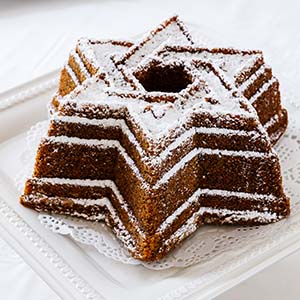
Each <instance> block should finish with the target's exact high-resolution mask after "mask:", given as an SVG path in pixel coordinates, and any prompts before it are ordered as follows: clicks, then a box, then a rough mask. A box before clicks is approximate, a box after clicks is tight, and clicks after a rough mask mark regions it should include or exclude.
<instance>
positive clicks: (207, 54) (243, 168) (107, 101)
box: [21, 16, 289, 261]
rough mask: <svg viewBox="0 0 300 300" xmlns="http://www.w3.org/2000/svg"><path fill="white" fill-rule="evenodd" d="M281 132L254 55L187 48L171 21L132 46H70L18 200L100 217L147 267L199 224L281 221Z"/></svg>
mask: <svg viewBox="0 0 300 300" xmlns="http://www.w3.org/2000/svg"><path fill="white" fill-rule="evenodd" d="M286 126H287V112H286V110H285V109H284V108H282V106H281V101H280V92H279V84H278V81H277V79H276V78H275V77H273V75H272V71H271V68H270V67H268V66H266V65H265V63H264V59H263V55H262V53H261V52H260V51H240V50H234V49H226V48H223V49H216V48H214V49H210V48H205V47H203V46H202V45H198V44H195V43H194V41H193V39H192V37H191V36H190V34H189V33H188V31H187V29H186V27H185V25H184V24H183V23H182V22H181V21H180V20H179V19H178V17H177V16H175V17H172V18H171V19H169V20H167V21H165V22H164V23H162V24H161V25H160V26H159V27H157V28H156V29H155V30H153V31H151V32H150V34H148V35H147V36H145V37H144V38H142V39H141V40H140V41H139V42H135V43H133V42H129V41H113V40H90V39H81V40H79V42H78V43H77V45H76V48H75V49H74V50H73V51H72V52H71V54H70V56H69V60H68V63H67V64H66V65H65V66H64V68H63V69H62V71H61V78H60V84H59V89H58V92H57V94H56V95H55V96H54V98H53V100H52V102H51V105H50V126H49V131H48V135H47V136H46V137H44V138H43V139H42V141H41V143H40V146H39V148H38V152H37V156H36V163H35V168H34V173H33V175H32V178H30V179H28V180H27V182H26V186H25V191H24V194H23V195H22V196H21V203H22V204H23V205H25V206H27V207H30V208H33V209H35V210H37V211H47V212H51V213H58V214H65V215H71V216H75V217H81V218H84V219H86V220H91V221H101V220H103V221H104V222H105V223H106V224H107V225H108V226H110V227H111V228H112V230H113V231H114V232H115V234H116V236H117V237H118V238H119V239H120V240H121V241H122V243H123V244H124V246H125V247H126V248H127V249H128V251H129V252H130V253H131V254H132V256H134V257H135V258H138V259H142V260H148V261H149V260H157V259H160V258H162V257H164V256H165V255H166V254H167V253H168V252H169V251H170V250H171V249H173V248H174V247H175V246H176V245H177V244H178V243H180V242H181V241H182V240H183V239H184V238H186V237H187V236H189V235H190V234H191V233H192V232H194V231H195V230H196V229H197V228H198V227H199V226H201V225H203V224H206V223H213V224H243V225H254V224H255V225H257V224H267V223H271V222H275V221H278V220H280V219H281V218H283V217H285V216H287V215H288V214H289V199H288V198H287V197H286V195H285V194H284V192H283V188H282V179H281V174H280V164H279V159H278V157H277V154H276V153H275V152H274V151H273V149H272V144H274V143H276V141H277V140H278V139H279V137H280V136H281V135H282V134H283V132H284V131H285V128H286Z"/></svg>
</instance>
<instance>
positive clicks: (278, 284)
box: [0, 0, 300, 300]
mask: <svg viewBox="0 0 300 300" xmlns="http://www.w3.org/2000/svg"><path fill="white" fill-rule="evenodd" d="M298 3H299V2H298V1H274V0H273V1H272V0H271V1H262V0H261V1H250V0H248V1H247V0H240V1H238V0H236V1H233V0H227V1H225V0H223V1H222V0H219V1H217V0H207V1H196V0H195V1H189V0H181V1H178V0H173V1H162V0H161V1H157V0H153V1H137V0H127V1H109V0H103V1H76V0H73V1H71V0H70V1H66V0H65V1H32V0H31V1H21V0H20V1H1V0H0V93H1V92H3V91H5V90H7V89H10V88H13V87H14V86H16V85H19V84H21V83H23V82H26V81H28V80H30V79H33V78H36V77H38V76H40V75H43V74H45V73H47V72H49V71H51V70H54V69H56V68H58V67H60V66H62V64H63V63H64V61H65V60H66V58H67V55H68V51H69V50H70V49H71V48H72V46H73V45H74V43H75V41H76V39H77V38H79V37H81V36H89V37H104V38H110V37H128V36H132V35H135V34H137V33H140V32H143V31H145V30H146V29H148V28H151V27H153V26H155V24H158V23H160V22H161V21H162V20H163V19H166V18H167V17H169V16H171V15H172V14H174V13H178V14H179V15H180V16H181V17H182V18H183V19H184V20H185V21H188V22H191V23H196V24H199V25H200V26H201V27H202V30H204V31H205V32H207V34H208V35H210V36H211V37H212V39H218V38H219V39H220V40H222V41H224V40H225V41H228V43H229V45H234V46H239V47H243V48H256V49H261V50H263V51H264V53H265V58H266V61H267V62H268V63H269V64H270V65H272V67H273V70H274V73H275V75H276V71H277V70H278V73H277V74H278V77H279V79H280V76H283V75H284V76H286V77H287V78H288V80H289V81H290V82H292V83H293V84H294V86H295V90H296V92H297V87H298V84H299V82H300V68H299V67H300V33H299V32H300V31H299V28H300V16H299V12H300V5H299V4H298ZM279 70H280V72H279ZM279 73H280V74H279ZM297 94H299V95H300V93H299V92H297ZM299 267H300V254H298V253H296V254H294V255H292V256H290V257H288V258H286V259H285V260H283V261H281V262H279V263H277V264H275V265H274V266H272V267H270V268H268V269H267V270H265V271H263V272H261V273H260V274H257V275H256V276H254V277H253V278H251V279H249V280H247V281H245V282H244V283H242V284H240V285H239V286H237V287H235V288H233V289H232V290H230V291H228V292H227V293H225V294H223V295H222V296H219V297H218V299H219V300H221V299H222V300H229V299H230V300H235V299H243V300H248V299H275V300H277V299H278V300H279V299H288V300H289V299H300V296H299V295H300V285H299V280H298V277H299V275H300V269H299ZM0 295H1V299H9V300H20V299H26V300H27V299H30V300H35V299H43V300H44V299H45V300H47V299H51V300H56V299H58V297H57V296H56V295H55V294H54V293H53V292H52V291H51V290H50V289H49V288H48V287H47V285H46V284H45V283H43V282H42V280H41V279H39V278H38V277H37V275H35V274H34V273H33V271H32V270H31V269H30V268H29V267H28V266H27V265H26V264H25V263H24V262H23V260H22V258H20V257H19V256H18V255H17V254H15V253H14V252H13V251H12V250H11V249H10V248H9V246H7V245H6V244H5V242H3V241H2V240H1V237H0Z"/></svg>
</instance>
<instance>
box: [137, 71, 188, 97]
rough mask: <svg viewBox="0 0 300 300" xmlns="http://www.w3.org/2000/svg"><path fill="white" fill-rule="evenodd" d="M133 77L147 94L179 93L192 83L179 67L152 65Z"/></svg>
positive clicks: (185, 72)
mask: <svg viewBox="0 0 300 300" xmlns="http://www.w3.org/2000/svg"><path fill="white" fill-rule="evenodd" d="M134 75H135V77H136V78H137V79H138V80H139V82H140V83H141V85H142V86H143V87H144V89H145V90H146V91H147V92H163V93H179V92H180V91H182V90H184V89H185V88H186V87H187V86H188V85H189V84H191V83H192V76H191V75H190V74H189V73H187V71H186V70H185V68H184V66H180V65H167V66H161V65H152V66H150V67H148V68H147V69H145V70H142V71H138V72H136V73H135V74H134Z"/></svg>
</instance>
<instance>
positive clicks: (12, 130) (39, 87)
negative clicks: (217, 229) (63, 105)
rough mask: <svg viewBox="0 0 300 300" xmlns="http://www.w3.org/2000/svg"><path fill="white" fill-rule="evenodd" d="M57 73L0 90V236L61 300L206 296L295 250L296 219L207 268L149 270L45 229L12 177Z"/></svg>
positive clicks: (298, 241) (299, 226) (299, 225)
mask: <svg viewBox="0 0 300 300" xmlns="http://www.w3.org/2000/svg"><path fill="white" fill-rule="evenodd" d="M57 78H58V71H56V72H54V73H52V74H49V75H46V76H44V77H43V78H40V79H37V80H35V81H33V82H30V83H28V84H25V85H23V86H21V87H19V88H16V89H13V90H11V91H9V92H7V93H5V94H2V95H0V128H1V129H0V234H1V235H2V236H3V237H4V238H5V239H6V240H7V242H8V243H10V244H11V246H12V247H13V248H15V250H16V251H17V252H18V253H19V254H20V255H21V256H22V257H23V258H24V259H25V260H26V261H27V262H28V264H29V265H30V266H31V267H32V268H33V269H34V270H35V271H36V272H37V273H38V274H39V275H40V276H41V277H42V278H43V279H44V280H45V281H46V282H47V283H48V284H49V286H51V287H52V288H53V289H54V290H55V291H56V292H57V294H58V295H59V296H61V297H62V298H63V299H72V300H74V299H141V298H143V299H144V300H147V299H149V300H150V299H151V300H153V299H165V300H167V299H183V298H184V299H210V298H212V297H214V296H216V295H218V294H220V293H222V292H224V291H225V290H227V289H229V288H230V287H232V286H234V285H236V284H238V283H239V282H241V281H242V280H244V279H246V278H247V277H249V276H251V275H253V274H255V273H256V272H258V271H260V270H262V269H263V268H265V267H267V266H269V265H271V264H272V263H274V262H276V261H278V260H279V259H281V258H283V257H285V256H287V255H289V254H290V253H292V252H293V251H295V250H297V249H299V248H300V234H299V232H300V221H297V222H294V223H293V224H292V225H293V226H290V228H292V229H291V230H290V232H285V234H284V235H283V234H282V235H278V236H277V237H274V238H273V239H272V241H270V240H266V241H265V244H263V243H264V242H262V245H261V247H259V249H257V251H251V252H249V253H248V252H247V251H244V252H243V253H242V254H241V253H237V256H236V260H233V259H232V255H234V253H230V254H231V255H228V254H226V253H224V254H223V255H222V257H215V258H214V259H213V260H212V261H209V262H208V264H209V268H208V267H207V266H206V267H205V268H203V266H202V265H201V264H197V265H194V266H191V267H188V268H185V269H181V268H172V269H168V270H163V271H153V270H149V269H146V268H144V267H142V266H133V265H125V264H122V263H118V262H115V261H113V260H110V259H108V258H105V257H104V256H102V255H101V254H99V253H98V252H97V251H96V250H95V249H94V248H92V247H91V248H89V247H87V246H84V245H81V244H77V243H76V242H74V241H73V240H72V239H71V238H69V237H66V236H61V235H57V234H54V233H52V232H50V231H48V230H46V229H45V228H44V227H43V226H42V225H41V224H40V222H39V221H38V218H37V213H36V212H34V211H32V210H29V209H26V208H24V207H22V206H21V205H20V204H19V201H18V198H19V193H18V191H17V189H16V187H15V184H14V178H15V176H16V174H17V173H18V171H19V170H20V168H22V166H21V165H20V160H19V159H18V158H19V156H20V154H21V153H22V151H23V149H24V147H25V132H26V131H27V130H28V129H29V128H30V127H31V126H32V125H33V124H35V123H36V122H37V121H39V120H43V119H46V117H47V112H46V104H47V102H48V101H49V99H51V95H52V94H53V93H54V91H55V85H56V84H55V83H56V81H57ZM5 99H6V100H5ZM7 99H8V100H7ZM270 226H272V225H270ZM229 257H231V259H229ZM204 270H205V272H204ZM208 270H209V271H208Z"/></svg>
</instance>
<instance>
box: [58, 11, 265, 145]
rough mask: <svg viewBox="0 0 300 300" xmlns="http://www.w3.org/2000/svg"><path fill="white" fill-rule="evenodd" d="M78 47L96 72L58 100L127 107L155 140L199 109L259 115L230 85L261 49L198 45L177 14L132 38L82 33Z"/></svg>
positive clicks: (239, 78)
mask: <svg viewBox="0 0 300 300" xmlns="http://www.w3.org/2000/svg"><path fill="white" fill-rule="evenodd" d="M77 47H79V48H80V49H81V51H82V53H84V56H85V57H86V59H87V60H88V61H89V63H91V64H93V65H94V67H96V68H97V69H98V73H97V74H96V75H95V76H93V77H91V78H90V79H88V80H86V81H85V82H84V84H83V85H80V86H79V87H77V88H76V89H75V90H74V91H73V92H72V93H70V94H69V95H66V96H64V97H63V98H62V99H61V104H62V105H68V104H70V103H73V104H76V105H77V106H78V107H79V106H81V105H88V104H93V105H102V106H107V107H109V108H113V109H119V110H123V111H124V110H126V112H127V113H129V115H130V116H131V117H132V118H133V119H134V121H135V122H137V123H138V124H139V125H140V127H141V128H142V129H143V130H144V132H145V134H146V135H148V136H149V137H151V138H152V139H154V140H157V139H161V138H163V137H165V136H166V135H168V132H170V130H175V129H176V127H181V126H185V124H186V123H187V122H188V121H189V119H190V118H191V117H192V116H193V115H195V114H197V113H201V112H207V113H209V114H212V115H220V116H222V117H224V118H230V117H232V116H242V117H244V118H249V119H252V120H253V119H255V120H258V118H257V114H256V112H255V110H254V109H253V108H252V106H251V105H250V104H249V102H248V101H247V100H246V99H245V98H244V97H243V96H242V95H241V94H240V93H239V92H238V90H237V89H236V88H235V85H236V84H237V83H242V82H243V80H244V78H246V77H247V72H249V71H250V70H251V69H253V68H254V67H257V66H259V65H261V64H262V63H263V58H262V54H261V52H259V51H238V50H233V49H207V48H203V47H197V45H194V43H193V41H192V38H191V36H190V34H189V33H188V31H187V29H186V27H185V25H184V24H183V23H182V22H181V21H180V20H179V19H178V17H177V16H175V17H172V18H170V19H169V20H167V21H165V22H163V23H162V24H161V25H160V26H159V27H157V28H156V29H154V30H153V31H151V32H150V34H148V35H146V36H144V37H143V38H142V39H141V40H140V41H139V42H137V43H135V44H133V43H131V42H125V41H110V40H107V41H96V40H94V41H93V40H88V39H81V40H80V41H79V42H78V45H77Z"/></svg>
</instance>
